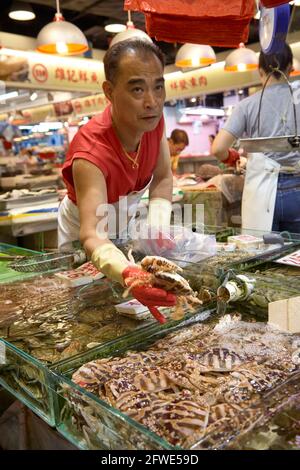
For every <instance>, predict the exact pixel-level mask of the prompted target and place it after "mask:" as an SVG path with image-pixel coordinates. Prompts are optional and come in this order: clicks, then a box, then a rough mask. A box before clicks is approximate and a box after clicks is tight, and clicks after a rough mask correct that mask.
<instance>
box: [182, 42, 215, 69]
mask: <svg viewBox="0 0 300 470" xmlns="http://www.w3.org/2000/svg"><path fill="white" fill-rule="evenodd" d="M216 60H217V59H216V54H215V52H214V50H213V48H212V47H211V46H207V45H203V44H191V43H186V44H184V45H183V46H181V48H180V49H179V51H178V52H177V54H176V58H175V65H176V67H181V68H185V67H207V66H208V65H211V64H213V63H215V62H216Z"/></svg>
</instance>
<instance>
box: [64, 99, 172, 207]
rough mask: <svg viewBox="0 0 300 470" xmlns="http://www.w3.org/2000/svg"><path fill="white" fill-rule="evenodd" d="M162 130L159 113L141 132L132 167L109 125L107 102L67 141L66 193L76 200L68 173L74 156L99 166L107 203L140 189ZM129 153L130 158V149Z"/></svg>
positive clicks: (154, 158) (155, 157) (149, 173)
mask: <svg viewBox="0 0 300 470" xmlns="http://www.w3.org/2000/svg"><path fill="white" fill-rule="evenodd" d="M163 131H164V118H163V116H162V117H161V119H160V121H159V123H158V125H157V127H156V128H155V129H154V130H153V131H151V132H145V133H144V134H143V137H142V139H141V144H140V151H139V158H138V163H139V166H138V168H132V162H131V161H130V160H129V159H128V158H127V157H126V155H125V153H124V151H123V149H122V146H121V144H120V142H119V140H118V138H117V135H116V133H115V131H114V128H113V127H112V119H111V107H110V106H108V107H107V108H106V109H105V110H104V111H103V113H101V114H99V115H97V116H95V117H93V118H92V119H91V120H90V121H89V122H88V123H87V124H85V125H84V126H82V127H81V129H80V130H79V131H78V132H77V134H76V135H75V137H74V139H73V140H72V142H71V145H70V148H69V151H68V153H67V157H66V161H65V163H64V166H63V170H62V174H63V179H64V182H65V184H66V186H67V190H68V197H69V198H70V199H71V201H72V202H74V203H75V204H76V193H75V188H74V181H73V175H72V165H73V161H74V159H75V158H82V159H84V160H88V161H89V162H91V163H93V164H94V165H95V166H97V167H98V168H99V169H100V170H101V172H102V173H103V175H104V178H105V180H106V186H107V199H108V201H107V202H108V203H110V204H113V203H114V202H118V201H119V197H120V196H126V195H127V194H129V193H131V192H132V191H140V190H141V189H143V188H144V187H145V186H146V185H147V183H148V182H149V180H150V178H151V176H152V174H153V171H154V169H155V167H156V163H157V160H158V156H159V147H160V141H161V138H162V135H163ZM130 155H132V156H133V158H134V153H132V154H130Z"/></svg>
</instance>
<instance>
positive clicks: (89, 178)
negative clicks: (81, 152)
mask: <svg viewBox="0 0 300 470" xmlns="http://www.w3.org/2000/svg"><path fill="white" fill-rule="evenodd" d="M72 170H73V179H74V185H75V191H76V198H77V205H78V210H79V217H80V241H81V243H82V246H83V247H84V249H85V251H86V252H87V254H88V255H89V256H91V255H92V253H93V251H94V250H95V248H97V246H99V245H101V244H103V243H111V242H110V241H109V239H108V237H107V233H105V232H104V233H101V234H100V237H99V236H97V232H96V230H97V224H98V223H99V222H101V218H100V217H97V216H96V213H97V208H98V206H99V205H100V204H106V203H107V189H106V181H105V178H104V176H103V173H102V172H101V171H100V169H99V168H97V167H96V166H95V165H93V164H92V163H90V162H89V161H87V160H83V159H80V158H77V159H75V160H74V163H73V167H72Z"/></svg>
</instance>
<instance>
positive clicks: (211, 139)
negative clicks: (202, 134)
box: [208, 134, 216, 153]
mask: <svg viewBox="0 0 300 470" xmlns="http://www.w3.org/2000/svg"><path fill="white" fill-rule="evenodd" d="M215 138H216V136H215V134H209V136H208V140H209V151H210V153H212V145H213V143H214V140H215Z"/></svg>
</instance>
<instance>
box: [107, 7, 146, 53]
mask: <svg viewBox="0 0 300 470" xmlns="http://www.w3.org/2000/svg"><path fill="white" fill-rule="evenodd" d="M126 39H142V40H144V41H149V42H152V39H151V38H150V36H148V34H146V33H145V32H144V31H142V30H141V29H137V28H136V27H135V26H134V24H133V22H132V21H131V12H130V11H128V21H127V23H126V30H125V31H122V32H121V33H118V34H116V35H115V37H114V38H113V39H112V40H111V43H110V45H109V47H112V46H113V45H114V44H117V42H120V41H126Z"/></svg>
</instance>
